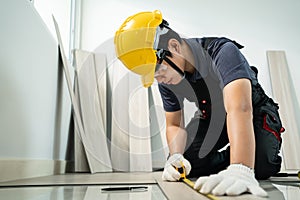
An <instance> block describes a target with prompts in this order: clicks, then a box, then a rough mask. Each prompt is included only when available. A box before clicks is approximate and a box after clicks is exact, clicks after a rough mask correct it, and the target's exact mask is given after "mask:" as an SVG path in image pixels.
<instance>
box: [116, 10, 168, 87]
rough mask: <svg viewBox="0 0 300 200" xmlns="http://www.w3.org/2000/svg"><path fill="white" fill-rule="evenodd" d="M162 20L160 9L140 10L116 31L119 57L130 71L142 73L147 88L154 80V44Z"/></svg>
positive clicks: (155, 59)
mask: <svg viewBox="0 0 300 200" xmlns="http://www.w3.org/2000/svg"><path fill="white" fill-rule="evenodd" d="M162 21H163V18H162V14H161V12H160V11H158V10H155V11H153V12H140V13H137V14H135V15H132V16H130V17H128V18H127V19H126V20H125V22H124V23H123V24H122V25H121V27H120V28H119V30H117V31H116V33H115V38H114V43H115V49H116V55H117V57H118V58H119V60H121V61H122V63H123V64H124V65H125V66H126V67H127V68H128V69H129V70H130V71H132V72H135V73H137V74H139V75H141V78H142V83H143V85H144V87H146V88H147V87H150V86H151V85H152V83H153V81H154V73H155V67H156V61H157V58H156V54H155V53H156V49H154V48H153V46H154V41H155V37H156V32H157V27H158V26H159V25H160V24H161V22H162Z"/></svg>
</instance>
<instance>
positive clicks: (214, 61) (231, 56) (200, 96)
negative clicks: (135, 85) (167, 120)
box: [159, 37, 256, 112]
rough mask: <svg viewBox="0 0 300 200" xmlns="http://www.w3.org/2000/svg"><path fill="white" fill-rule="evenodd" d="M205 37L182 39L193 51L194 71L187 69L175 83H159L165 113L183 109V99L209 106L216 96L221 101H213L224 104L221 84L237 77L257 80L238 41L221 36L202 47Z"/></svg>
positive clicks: (225, 83) (198, 105) (223, 84)
mask: <svg viewBox="0 0 300 200" xmlns="http://www.w3.org/2000/svg"><path fill="white" fill-rule="evenodd" d="M205 39H206V38H191V39H184V41H185V42H186V43H187V44H188V45H189V47H190V48H191V50H192V52H193V54H194V59H195V66H194V67H195V69H196V70H195V72H194V73H193V74H189V73H187V72H186V77H185V79H183V80H182V81H181V82H180V83H179V84H177V85H166V84H159V90H160V93H161V97H162V100H163V106H164V109H165V110H166V111H167V112H173V111H178V110H180V109H182V108H183V100H184V99H187V100H188V101H190V102H195V104H196V106H197V107H198V108H200V109H201V105H210V104H211V102H212V101H211V98H214V99H217V98H219V99H220V101H213V102H215V103H216V102H218V103H219V104H223V98H222V90H223V88H224V86H226V85H227V84H228V83H230V82H231V81H234V80H236V79H240V78H247V79H249V80H251V81H252V80H255V79H256V77H255V72H254V71H252V70H251V68H250V66H249V64H248V62H247V60H246V58H245V57H244V56H243V54H242V53H241V52H240V50H239V47H241V46H240V45H239V44H237V43H236V42H234V41H232V40H230V39H228V38H224V37H222V38H216V39H214V40H213V41H211V42H210V43H209V45H208V46H207V48H206V49H204V48H203V44H204V41H205ZM206 108H207V106H206ZM208 112H209V111H208Z"/></svg>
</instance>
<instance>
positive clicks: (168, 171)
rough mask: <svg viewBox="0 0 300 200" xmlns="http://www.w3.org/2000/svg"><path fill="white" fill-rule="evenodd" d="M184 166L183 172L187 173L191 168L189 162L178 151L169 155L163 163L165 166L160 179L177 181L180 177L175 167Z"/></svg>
mask: <svg viewBox="0 0 300 200" xmlns="http://www.w3.org/2000/svg"><path fill="white" fill-rule="evenodd" d="M181 164H183V166H184V167H185V174H186V175H188V174H189V173H190V171H191V169H192V167H191V164H190V162H189V161H188V160H187V159H185V158H184V157H183V155H182V154H180V153H175V154H173V155H171V156H170V157H169V159H168V160H167V162H166V164H165V168H164V171H163V174H162V180H164V181H177V180H179V179H180V173H179V172H178V171H177V170H176V169H175V167H177V168H181V167H182V165H181Z"/></svg>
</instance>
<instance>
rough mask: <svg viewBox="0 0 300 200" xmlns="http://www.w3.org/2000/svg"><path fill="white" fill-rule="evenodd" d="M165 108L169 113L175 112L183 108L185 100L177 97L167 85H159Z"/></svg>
mask: <svg viewBox="0 0 300 200" xmlns="http://www.w3.org/2000/svg"><path fill="white" fill-rule="evenodd" d="M158 88H159V91H160V95H161V98H162V102H163V106H164V109H165V111H167V112H175V111H178V110H181V109H182V108H183V98H182V97H179V96H176V95H175V94H174V93H173V92H172V91H171V89H170V88H168V87H167V86H166V85H163V84H158Z"/></svg>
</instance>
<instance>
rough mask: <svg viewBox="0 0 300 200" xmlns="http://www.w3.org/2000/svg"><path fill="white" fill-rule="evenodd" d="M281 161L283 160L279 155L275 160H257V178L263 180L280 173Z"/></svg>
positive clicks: (265, 158) (272, 158)
mask: <svg viewBox="0 0 300 200" xmlns="http://www.w3.org/2000/svg"><path fill="white" fill-rule="evenodd" d="M281 161H282V159H281V157H280V156H279V155H277V156H276V157H275V158H274V157H270V156H265V157H264V158H263V157H262V156H260V157H259V158H256V160H255V168H254V170H255V177H256V178H257V179H260V180H263V179H268V178H269V177H270V176H273V175H275V174H277V173H278V172H279V171H280V167H281Z"/></svg>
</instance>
